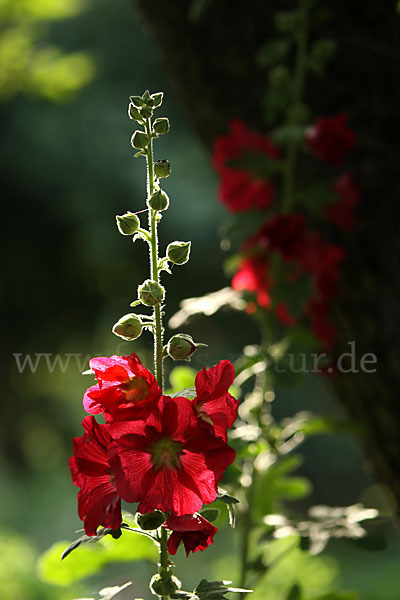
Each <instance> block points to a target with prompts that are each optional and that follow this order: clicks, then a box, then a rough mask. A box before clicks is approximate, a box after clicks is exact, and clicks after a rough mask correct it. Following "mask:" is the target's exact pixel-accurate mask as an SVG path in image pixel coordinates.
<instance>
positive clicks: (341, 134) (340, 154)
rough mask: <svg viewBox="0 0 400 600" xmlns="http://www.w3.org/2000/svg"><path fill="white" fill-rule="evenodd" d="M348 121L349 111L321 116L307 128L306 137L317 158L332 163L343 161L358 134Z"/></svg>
mask: <svg viewBox="0 0 400 600" xmlns="http://www.w3.org/2000/svg"><path fill="white" fill-rule="evenodd" d="M347 121H348V115H347V113H345V112H340V113H338V114H337V115H332V116H330V117H319V118H318V119H316V120H315V123H314V124H313V125H311V127H309V128H308V129H307V130H306V133H305V139H306V142H307V144H308V146H309V148H310V151H311V153H312V155H313V156H314V157H315V158H317V159H318V160H321V161H322V162H326V163H329V164H332V165H339V164H340V163H342V162H343V160H344V159H345V157H346V156H347V154H348V152H350V150H351V149H352V148H353V146H354V145H355V143H356V141H357V134H356V133H355V131H353V129H351V128H350V127H349V126H348V125H347Z"/></svg>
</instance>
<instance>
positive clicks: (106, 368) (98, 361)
mask: <svg viewBox="0 0 400 600" xmlns="http://www.w3.org/2000/svg"><path fill="white" fill-rule="evenodd" d="M89 365H90V367H91V369H92V370H93V371H94V374H95V376H96V378H97V384H96V385H94V386H92V387H90V388H89V389H88V390H86V392H85V394H84V397H83V406H84V408H85V410H86V411H87V412H88V413H89V414H93V415H96V414H100V413H104V417H105V419H106V422H107V423H112V422H114V421H123V420H128V419H129V420H133V419H143V418H146V417H147V416H148V414H149V413H150V412H151V410H152V409H153V403H154V402H155V401H156V400H158V398H159V397H160V396H161V390H160V388H159V387H158V384H157V381H156V379H155V378H154V376H153V375H152V373H150V371H149V370H148V369H146V368H145V367H144V366H143V365H142V363H141V362H140V360H139V358H138V356H137V355H136V354H131V355H130V356H116V355H114V356H110V357H96V358H92V359H91V360H90V361H89Z"/></svg>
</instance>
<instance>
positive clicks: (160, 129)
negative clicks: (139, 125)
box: [153, 117, 169, 135]
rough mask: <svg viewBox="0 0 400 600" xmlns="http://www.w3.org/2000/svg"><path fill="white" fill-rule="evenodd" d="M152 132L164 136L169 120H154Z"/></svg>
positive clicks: (163, 118) (165, 118)
mask: <svg viewBox="0 0 400 600" xmlns="http://www.w3.org/2000/svg"><path fill="white" fill-rule="evenodd" d="M153 131H154V133H156V134H157V135H164V133H168V131H169V120H168V119H167V117H162V118H161V119H156V120H155V121H154V123H153Z"/></svg>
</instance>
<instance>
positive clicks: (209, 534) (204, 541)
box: [163, 513, 218, 556]
mask: <svg viewBox="0 0 400 600" xmlns="http://www.w3.org/2000/svg"><path fill="white" fill-rule="evenodd" d="M163 527H165V528H166V529H170V530H171V531H172V533H171V535H170V536H169V538H168V542H167V549H168V552H169V553H170V554H176V551H177V550H178V546H179V544H180V543H181V541H183V545H184V546H185V551H186V556H189V552H197V551H198V550H205V549H206V548H207V546H210V544H212V543H213V542H214V540H213V537H214V535H215V534H216V533H217V531H218V529H217V528H216V527H214V525H212V524H211V523H210V522H209V521H207V519H205V518H204V517H202V516H201V515H199V514H197V513H196V514H194V515H184V516H183V517H175V516H172V517H169V519H167V521H166V522H165V523H164V525H163Z"/></svg>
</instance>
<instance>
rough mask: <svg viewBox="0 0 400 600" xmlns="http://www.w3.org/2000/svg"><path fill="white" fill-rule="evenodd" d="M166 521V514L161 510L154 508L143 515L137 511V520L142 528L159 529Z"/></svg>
mask: <svg viewBox="0 0 400 600" xmlns="http://www.w3.org/2000/svg"><path fill="white" fill-rule="evenodd" d="M165 521H166V516H165V514H164V513H163V512H161V510H154V511H153V512H151V513H146V514H145V515H141V514H140V513H136V522H137V524H138V525H139V527H140V528H141V529H144V530H145V531H147V530H152V529H158V528H159V527H161V525H162V524H163V523H164V522H165Z"/></svg>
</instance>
